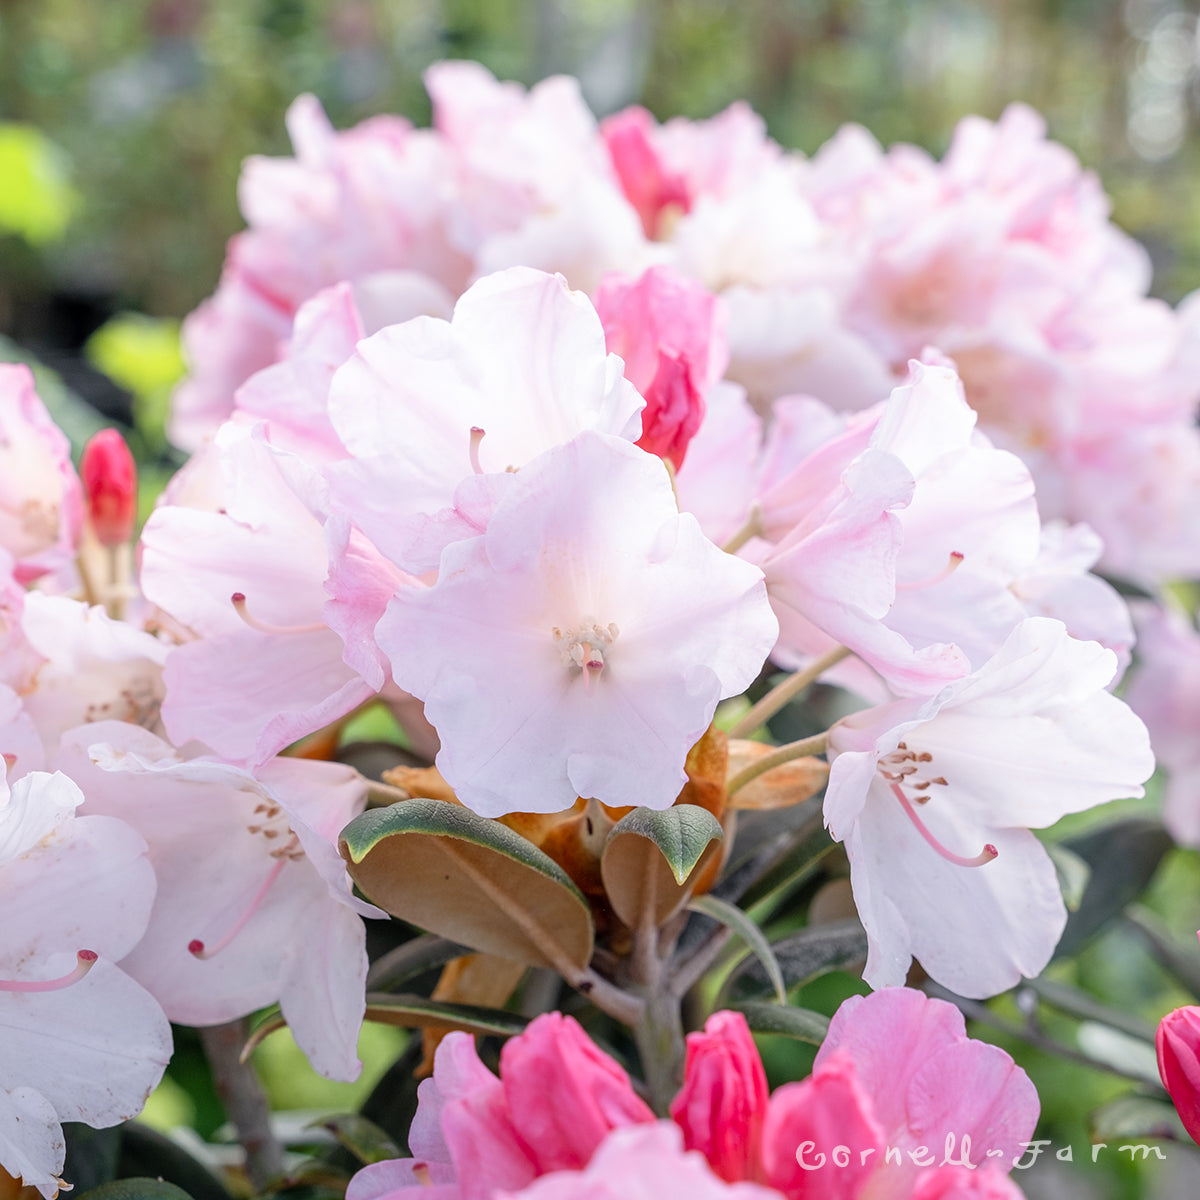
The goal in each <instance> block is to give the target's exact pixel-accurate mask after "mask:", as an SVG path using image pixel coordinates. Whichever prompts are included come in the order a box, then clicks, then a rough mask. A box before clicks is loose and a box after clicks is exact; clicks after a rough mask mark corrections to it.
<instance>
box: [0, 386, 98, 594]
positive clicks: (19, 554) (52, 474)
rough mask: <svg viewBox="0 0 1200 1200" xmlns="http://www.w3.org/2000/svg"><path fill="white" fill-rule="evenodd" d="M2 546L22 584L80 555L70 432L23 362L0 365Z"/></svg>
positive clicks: (79, 493)
mask: <svg viewBox="0 0 1200 1200" xmlns="http://www.w3.org/2000/svg"><path fill="white" fill-rule="evenodd" d="M0 479H2V480H3V485H2V486H0V547H3V548H4V549H5V550H6V551H7V552H8V553H9V554H11V555H12V557H13V560H14V562H15V564H16V566H15V574H16V578H17V580H18V582H20V583H26V584H27V583H32V582H33V581H34V580H35V579H39V578H41V577H42V576H43V575H47V574H50V573H52V572H56V571H59V570H61V569H62V568H63V567H65V566H67V565H69V564H70V562H71V560H72V559H73V558H74V557H75V548H76V545H77V543H78V541H79V533H80V530H81V529H82V526H83V489H82V488H81V486H80V483H79V476H78V475H76V474H75V468H74V467H73V466H72V465H71V447H70V444H69V443H68V442H67V438H66V435H65V434H64V433H63V432H62V430H61V429H59V427H58V426H57V425H56V424H55V423H54V421H53V420H52V419H51V417H50V414H49V413H48V412H47V411H46V406H45V405H44V404H43V403H42V401H41V399H40V398H39V396H38V394H37V391H36V389H35V387H34V382H33V373H32V372H31V371H30V369H29V368H28V367H27V366H24V365H23V364H19V363H0Z"/></svg>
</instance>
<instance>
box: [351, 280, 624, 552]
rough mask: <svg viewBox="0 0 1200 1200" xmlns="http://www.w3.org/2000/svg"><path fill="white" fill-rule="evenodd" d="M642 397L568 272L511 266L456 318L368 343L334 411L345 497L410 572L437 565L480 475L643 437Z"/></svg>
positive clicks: (461, 527)
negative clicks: (583, 442)
mask: <svg viewBox="0 0 1200 1200" xmlns="http://www.w3.org/2000/svg"><path fill="white" fill-rule="evenodd" d="M643 405H644V401H643V399H642V397H641V396H640V395H638V393H637V391H636V390H635V388H634V387H633V385H632V384H631V383H630V382H629V381H628V380H627V379H625V377H624V376H623V374H622V373H621V360H620V359H619V358H617V357H616V356H615V355H610V354H609V353H608V351H607V349H606V348H605V344H604V329H603V327H602V326H601V324H600V319H599V318H598V317H597V315H596V311H595V309H594V308H593V307H592V306H591V304H590V303H589V301H588V300H587V298H586V297H585V296H583V295H581V294H579V293H578V292H572V291H570V290H569V289H568V288H567V286H566V282H565V281H564V280H563V279H562V278H561V277H559V276H554V275H546V274H544V273H542V272H540V271H533V270H529V269H526V268H513V269H512V270H509V271H502V272H500V273H499V274H496V275H492V276H489V277H488V278H487V279H484V280H481V281H480V282H479V283H477V284H475V286H474V287H472V288H471V289H470V290H469V291H468V292H466V293H465V294H464V295H463V297H462V298H461V299H460V300H459V302H458V304H457V305H456V306H455V309H454V316H453V318H452V320H450V321H440V320H437V319H435V318H432V317H426V318H419V319H417V320H414V321H409V322H407V323H406V324H404V325H396V326H392V327H391V328H389V329H385V330H383V331H382V332H380V333H378V334H376V335H375V336H373V337H370V338H368V339H367V340H366V341H364V342H362V343H360V344H359V346H358V349H357V350H356V352H355V354H354V356H353V357H352V358H351V359H350V361H349V362H347V363H346V364H345V365H344V366H343V367H342V368H341V369H340V370H339V371H338V372H337V373H336V374H335V375H334V378H333V384H332V390H331V393H330V399H329V411H330V415H331V418H332V421H333V424H334V427H335V429H336V430H337V432H338V435H339V437H340V438H341V441H342V443H343V444H344V445H345V447H346V450H347V452H348V453H349V454H350V455H352V456H353V458H352V460H351V461H349V462H346V463H344V464H341V465H339V466H336V467H333V468H331V469H330V471H329V476H330V480H331V487H332V488H333V491H334V495H335V498H336V499H337V501H338V502H339V504H341V505H342V507H343V508H344V509H345V510H346V511H347V512H348V513H349V515H350V517H351V518H352V519H353V521H354V523H355V524H356V525H357V526H358V527H359V528H360V529H361V530H362V532H363V533H365V534H366V535H367V537H368V538H369V539H370V540H371V541H372V543H373V544H374V545H375V546H377V547H378V548H379V550H381V551H382V552H383V553H384V554H386V555H387V556H388V558H390V559H391V561H392V562H394V563H396V564H397V565H398V566H399V567H401V568H402V569H403V570H407V571H412V572H414V573H423V572H425V571H428V570H430V569H432V568H434V567H436V566H437V561H438V555H439V554H440V552H441V547H442V545H443V544H444V542H445V541H446V540H452V539H453V537H455V536H457V537H465V536H470V535H471V534H473V533H475V532H477V531H478V530H477V528H476V527H474V526H475V519H474V518H472V517H471V516H469V515H463V514H462V513H458V514H456V512H455V511H454V510H455V506H456V497H455V490H456V488H457V487H458V486H459V484H460V483H461V482H462V481H463V480H464V479H465V478H467V477H469V476H471V474H472V472H473V471H477V472H483V473H504V472H506V471H508V470H509V469H510V468H511V469H512V470H516V469H517V468H519V467H521V466H523V465H524V464H525V463H527V462H528V461H529V460H530V459H531V458H533V457H535V456H536V455H538V454H540V453H541V452H542V451H543V450H548V449H549V448H550V447H551V446H555V445H557V444H559V443H560V442H565V441H567V440H568V439H569V438H572V437H574V436H575V434H577V433H580V432H582V431H583V430H585V429H594V430H597V431H599V432H601V433H608V434H613V435H615V436H617V437H623V438H628V439H629V440H630V441H636V440H637V438H638V437H639V436H640V435H641V418H640V413H641V410H642V408H643Z"/></svg>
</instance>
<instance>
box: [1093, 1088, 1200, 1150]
mask: <svg viewBox="0 0 1200 1200" xmlns="http://www.w3.org/2000/svg"><path fill="white" fill-rule="evenodd" d="M1089 1130H1090V1135H1091V1139H1092V1141H1093V1142H1116V1141H1121V1140H1128V1139H1130V1138H1139V1139H1140V1138H1170V1139H1171V1140H1172V1141H1180V1142H1188V1141H1190V1140H1191V1139H1190V1138H1189V1137H1188V1135H1187V1131H1186V1130H1185V1129H1184V1127H1183V1122H1182V1121H1181V1120H1180V1119H1179V1114H1178V1113H1177V1112H1176V1111H1175V1106H1174V1105H1173V1104H1172V1103H1171V1102H1170V1101H1169V1100H1160V1099H1157V1098H1156V1097H1152V1096H1118V1097H1117V1099H1115V1100H1110V1101H1109V1102H1108V1103H1107V1104H1105V1105H1104V1106H1103V1107H1101V1108H1098V1109H1097V1110H1096V1111H1095V1112H1094V1113H1092V1116H1091V1120H1090V1122H1089Z"/></svg>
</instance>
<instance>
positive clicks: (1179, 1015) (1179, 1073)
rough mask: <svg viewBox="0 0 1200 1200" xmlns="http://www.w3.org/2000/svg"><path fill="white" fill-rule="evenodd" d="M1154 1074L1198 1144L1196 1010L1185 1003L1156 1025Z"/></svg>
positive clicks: (1199, 1040) (1199, 1010) (1199, 1012)
mask: <svg viewBox="0 0 1200 1200" xmlns="http://www.w3.org/2000/svg"><path fill="white" fill-rule="evenodd" d="M1154 1042H1155V1045H1156V1046H1157V1047H1158V1073H1159V1075H1161V1076H1162V1081H1163V1087H1165V1088H1166V1089H1167V1091H1168V1092H1170V1093H1171V1099H1172V1100H1173V1101H1174V1102H1175V1111H1176V1112H1177V1113H1179V1116H1180V1118H1181V1120H1182V1121H1183V1124H1184V1128H1185V1129H1186V1130H1187V1131H1188V1133H1190V1134H1191V1135H1192V1141H1194V1142H1197V1143H1200V1007H1197V1006H1196V1005H1194V1004H1189V1005H1188V1006H1187V1007H1186V1008H1177V1009H1176V1010H1175V1011H1174V1012H1169V1013H1167V1015H1166V1016H1165V1017H1163V1019H1162V1020H1161V1021H1160V1022H1159V1023H1158V1034H1157V1036H1156V1037H1155V1039H1154Z"/></svg>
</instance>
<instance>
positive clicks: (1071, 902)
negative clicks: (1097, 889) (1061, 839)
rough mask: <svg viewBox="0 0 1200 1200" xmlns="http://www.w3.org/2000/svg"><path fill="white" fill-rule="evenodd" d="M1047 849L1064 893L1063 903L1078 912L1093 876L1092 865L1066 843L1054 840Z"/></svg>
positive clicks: (1071, 910)
mask: <svg viewBox="0 0 1200 1200" xmlns="http://www.w3.org/2000/svg"><path fill="white" fill-rule="evenodd" d="M1046 850H1047V851H1048V852H1049V854H1050V860H1051V861H1052V862H1053V863H1054V870H1055V872H1056V874H1057V875H1058V886H1059V890H1060V891H1061V892H1062V894H1063V903H1064V904H1065V905H1066V906H1067V911H1068V912H1078V911H1079V906H1080V905H1081V904H1082V903H1083V896H1084V893H1085V892H1086V891H1087V885H1088V881H1089V880H1090V879H1091V876H1092V869H1091V867H1089V866H1088V864H1087V862H1086V861H1085V860H1084V859H1082V858H1080V857H1079V855H1078V854H1076V853H1075V852H1074V851H1073V850H1070V849H1068V848H1067V847H1066V846H1065V845H1061V844H1058V843H1054V842H1052V843H1050V844H1049V845H1048V846H1047V847H1046Z"/></svg>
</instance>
